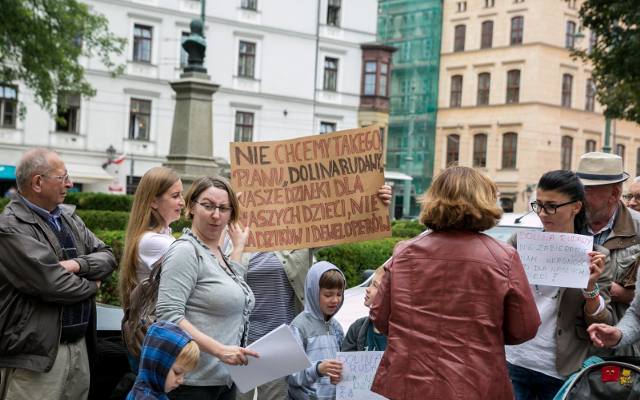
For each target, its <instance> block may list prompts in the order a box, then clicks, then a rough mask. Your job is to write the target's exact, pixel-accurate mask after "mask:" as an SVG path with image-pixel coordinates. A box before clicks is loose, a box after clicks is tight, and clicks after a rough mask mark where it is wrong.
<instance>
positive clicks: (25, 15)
mask: <svg viewBox="0 0 640 400" xmlns="http://www.w3.org/2000/svg"><path fill="white" fill-rule="evenodd" d="M124 44H125V40H124V39H122V38H118V37H116V36H115V35H114V34H112V33H111V32H110V31H109V24H108V21H107V19H106V18H105V17H104V16H102V15H98V14H95V13H94V12H93V11H92V10H91V9H90V8H89V6H88V5H86V4H84V3H80V2H78V1H76V0H0V82H4V83H15V82H18V81H22V82H23V83H24V84H25V85H26V86H27V87H29V88H30V89H31V90H33V92H34V95H35V99H36V102H37V103H38V104H40V105H41V106H42V107H43V108H45V109H47V110H48V111H49V112H53V111H54V105H55V102H56V99H57V95H58V93H59V92H64V91H67V92H78V93H80V94H82V95H84V96H93V95H95V90H94V89H93V88H92V87H91V85H90V84H89V82H87V80H86V78H85V75H84V69H83V67H82V65H80V59H81V57H87V58H94V59H98V60H100V61H101V62H102V63H103V64H104V65H105V66H106V67H107V69H108V70H109V71H111V72H112V73H113V74H118V73H121V72H122V68H123V66H121V65H116V64H115V63H114V62H112V61H111V57H112V56H114V55H118V54H120V53H122V51H123V49H124Z"/></svg>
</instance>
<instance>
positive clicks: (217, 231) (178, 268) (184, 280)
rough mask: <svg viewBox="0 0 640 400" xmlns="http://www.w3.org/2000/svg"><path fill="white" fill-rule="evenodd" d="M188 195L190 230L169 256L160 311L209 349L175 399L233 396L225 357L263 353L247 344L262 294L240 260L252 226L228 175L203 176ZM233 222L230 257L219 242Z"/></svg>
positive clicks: (241, 359)
mask: <svg viewBox="0 0 640 400" xmlns="http://www.w3.org/2000/svg"><path fill="white" fill-rule="evenodd" d="M185 200H186V205H185V209H186V213H187V215H188V217H190V218H191V219H192V225H191V229H190V230H189V229H186V230H185V232H184V234H183V235H182V237H181V238H180V239H178V240H177V241H175V242H174V243H173V244H172V245H171V247H170V248H169V250H168V252H167V254H166V255H165V258H164V260H163V263H162V275H161V278H160V287H159V291H158V303H157V306H156V313H157V316H158V318H159V319H161V320H168V321H171V322H174V323H176V324H178V325H179V326H180V327H181V328H182V329H184V330H185V331H187V332H188V333H189V334H191V336H193V339H194V340H195V342H196V343H198V345H199V346H200V349H201V350H202V351H203V352H202V353H201V357H200V362H199V363H198V367H197V368H196V369H195V370H193V371H192V372H190V373H188V374H187V376H186V377H185V380H184V384H183V385H182V386H180V387H178V388H177V389H175V390H174V391H172V392H170V393H169V398H171V399H174V400H175V399H199V398H206V399H214V400H217V399H219V400H232V399H234V398H235V392H236V390H235V386H234V384H233V381H232V380H231V377H230V376H229V372H228V370H227V368H226V367H225V366H224V365H223V364H230V365H239V364H247V357H248V356H257V354H256V353H255V352H253V351H251V350H248V349H246V348H244V347H241V346H244V345H245V344H246V337H247V330H248V324H249V315H250V314H251V310H252V309H253V307H254V303H255V299H254V296H253V292H252V291H251V289H250V288H249V286H248V285H247V284H246V282H245V281H244V279H243V275H244V273H245V272H246V271H245V269H244V268H243V267H242V265H241V264H240V263H238V262H236V261H234V260H239V259H240V255H241V253H242V250H243V249H244V242H245V241H246V237H247V235H248V230H242V229H240V227H239V226H238V225H237V224H236V222H237V219H238V200H237V198H236V195H235V193H234V192H233V190H232V189H231V186H230V185H229V183H228V182H227V181H226V180H224V179H223V178H218V177H215V178H212V177H204V178H200V179H198V180H197V181H195V182H194V183H193V184H192V185H191V187H190V188H189V191H188V192H187V195H186V196H185ZM226 228H228V229H229V234H230V237H231V239H232V242H233V244H234V247H233V251H232V253H231V255H230V258H227V257H226V256H225V255H224V254H223V252H222V251H221V250H220V247H219V245H218V243H219V242H220V237H221V236H222V235H223V233H224V231H225V229H226Z"/></svg>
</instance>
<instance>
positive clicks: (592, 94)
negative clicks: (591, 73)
mask: <svg viewBox="0 0 640 400" xmlns="http://www.w3.org/2000/svg"><path fill="white" fill-rule="evenodd" d="M584 103H585V104H584V109H585V110H586V111H591V112H593V111H594V109H595V107H596V85H595V84H594V83H593V79H587V85H586V87H585V101H584Z"/></svg>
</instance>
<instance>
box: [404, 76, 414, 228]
mask: <svg viewBox="0 0 640 400" xmlns="http://www.w3.org/2000/svg"><path fill="white" fill-rule="evenodd" d="M415 89H416V88H415V86H412V87H411V98H410V99H409V100H410V101H411V103H410V104H409V112H410V113H411V115H410V116H409V131H408V132H407V155H406V156H405V158H404V160H405V162H406V163H407V164H406V165H405V169H406V171H407V173H408V175H412V173H411V172H412V171H413V168H412V167H413V129H414V125H415V119H416V96H415ZM411 183H412V182H411V181H408V183H407V182H405V184H404V195H403V196H402V218H407V219H408V218H410V216H411V215H410V214H411Z"/></svg>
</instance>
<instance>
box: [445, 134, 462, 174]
mask: <svg viewBox="0 0 640 400" xmlns="http://www.w3.org/2000/svg"><path fill="white" fill-rule="evenodd" d="M459 161H460V135H458V134H455V133H454V134H451V135H448V136H447V160H446V164H445V166H447V167H450V166H452V165H458V162H459Z"/></svg>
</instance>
